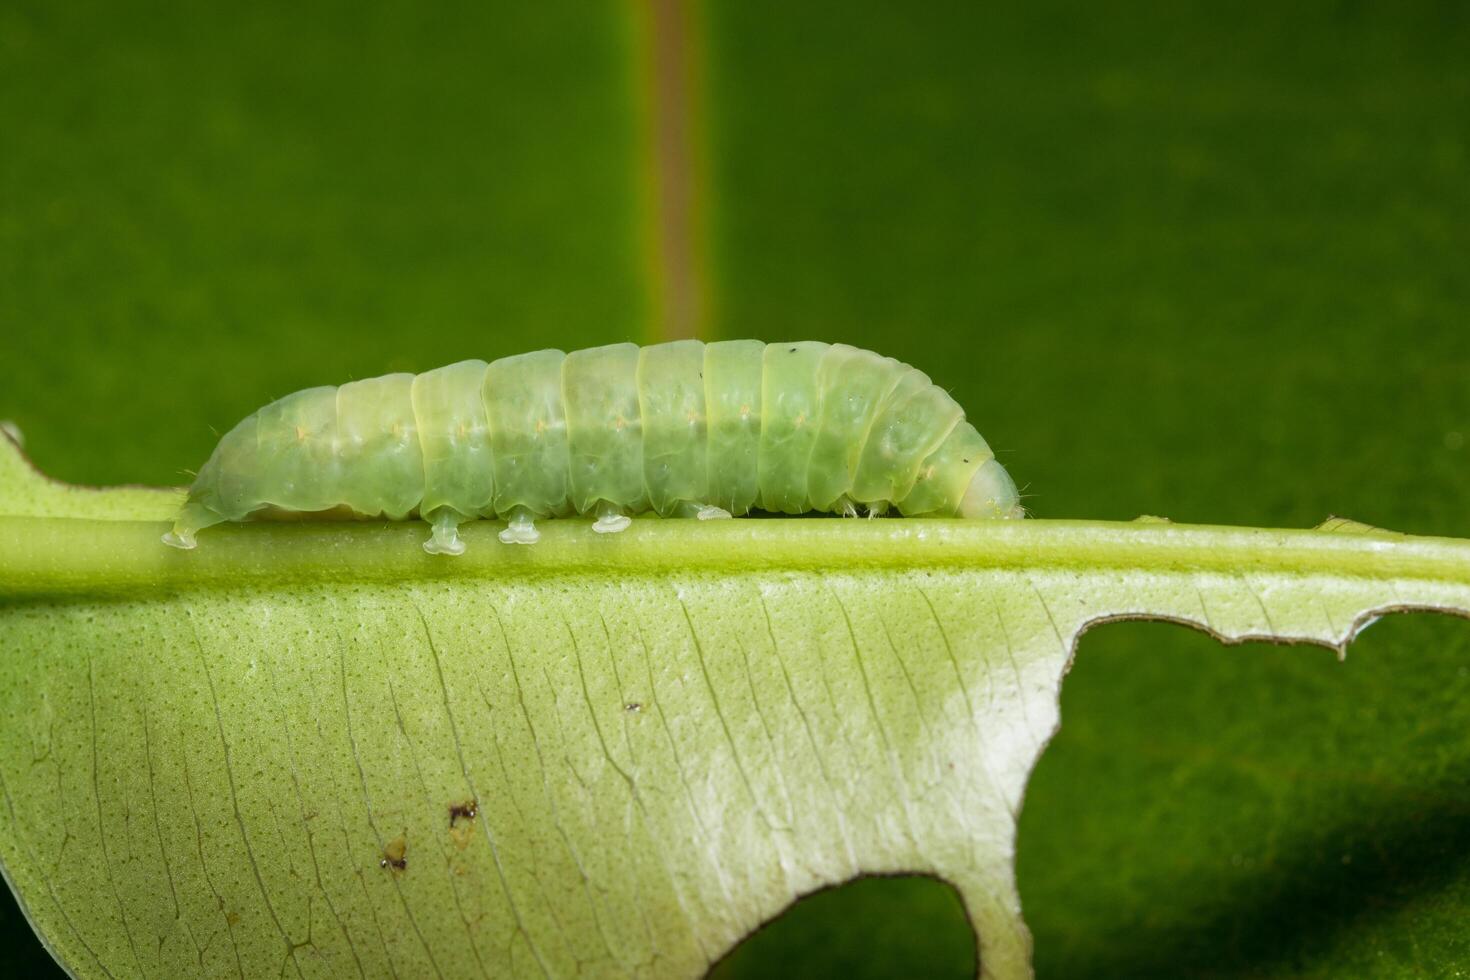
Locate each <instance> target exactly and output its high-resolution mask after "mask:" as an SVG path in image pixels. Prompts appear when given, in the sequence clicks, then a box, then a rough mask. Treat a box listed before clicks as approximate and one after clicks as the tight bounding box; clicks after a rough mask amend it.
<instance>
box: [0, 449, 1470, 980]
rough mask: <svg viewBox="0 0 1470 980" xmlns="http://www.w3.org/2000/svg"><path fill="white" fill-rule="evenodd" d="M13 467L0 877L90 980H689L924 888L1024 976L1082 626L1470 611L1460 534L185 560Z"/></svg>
mask: <svg viewBox="0 0 1470 980" xmlns="http://www.w3.org/2000/svg"><path fill="white" fill-rule="evenodd" d="M5 446H6V447H8V449H7V452H8V453H9V454H10V455H11V457H17V456H18V451H17V450H15V449H14V447H13V445H12V444H11V443H9V442H8V441H6V443H5ZM4 473H5V474H6V479H5V482H4V483H3V484H0V515H14V516H0V570H3V578H0V598H3V602H4V605H3V606H0V649H5V650H8V651H17V652H20V651H23V652H24V656H23V657H22V656H12V657H9V658H7V659H6V661H5V662H4V664H3V665H0V671H3V672H0V716H3V717H5V718H7V719H8V722H7V738H6V740H5V743H4V748H3V750H0V789H3V792H4V802H5V808H4V811H3V813H0V856H3V859H4V867H5V869H6V874H7V877H8V878H9V880H10V881H11V882H12V884H13V886H14V887H15V889H16V891H17V894H18V895H19V897H20V900H21V901H22V902H23V904H24V906H25V908H26V909H27V911H28V914H29V915H30V916H31V918H32V921H33V922H34V923H35V925H36V926H37V928H38V930H39V931H40V932H41V934H42V936H43V937H44V938H45V940H46V941H47V943H48V946H49V948H51V949H52V950H53V951H54V952H55V954H56V955H57V957H58V959H60V960H61V962H62V963H63V964H65V965H66V966H67V968H68V969H69V970H71V971H72V972H73V973H75V974H77V975H79V976H109V975H127V974H133V973H136V974H140V975H158V974H164V975H184V974H188V973H193V972H196V971H197V972H207V973H215V972H232V971H233V972H243V973H244V974H245V975H247V976H254V975H261V974H275V973H280V972H288V973H296V972H299V973H300V974H301V975H317V974H321V975H329V974H331V973H333V972H358V971H361V972H363V973H365V974H369V975H379V974H383V973H398V974H400V975H429V974H443V975H446V976H460V975H473V974H476V973H480V972H488V973H508V974H537V973H541V972H549V973H552V974H555V975H563V974H569V973H574V972H578V971H588V972H591V973H597V974H624V973H629V972H637V971H647V972H651V973H654V974H656V975H661V976H691V975H697V974H698V973H699V972H701V971H702V970H703V969H705V968H706V966H707V965H708V964H709V963H711V962H713V961H714V960H716V959H718V958H719V957H721V956H723V955H724V954H725V953H726V952H727V951H728V950H729V949H730V948H731V947H732V946H734V945H735V944H736V943H737V942H738V941H739V940H740V939H741V938H742V937H743V936H745V935H746V934H747V933H749V932H750V931H752V930H753V929H755V928H756V927H757V926H758V925H759V924H760V923H762V922H763V921H765V920H767V919H768V918H770V917H772V916H774V915H775V914H777V913H778V912H780V911H781V910H782V909H783V908H785V907H786V906H787V905H789V904H790V903H791V902H793V901H794V900H796V899H797V898H798V897H800V896H801V895H803V894H805V893H807V892H810V891H812V890H815V889H818V888H821V887H824V886H828V885H833V884H836V883H840V882H843V881H846V880H849V879H851V878H853V877H855V876H858V875H864V874H892V873H901V872H916V873H923V874H928V875H933V876H936V877H938V878H940V879H942V880H944V881H947V882H950V883H952V884H953V885H954V886H955V887H956V888H957V890H958V892H959V894H960V896H961V897H962V899H963V901H964V904H965V908H966V909H967V911H968V915H969V918H970V921H971V923H972V924H973V926H974V928H975V931H976V933H977V935H978V944H979V956H980V964H981V971H982V973H983V975H985V976H988V977H996V978H1002V977H1021V976H1026V975H1029V972H1030V938H1029V934H1028V933H1027V931H1026V928H1025V926H1024V924H1023V923H1022V920H1021V915H1020V903H1019V899H1018V897H1017V894H1016V888H1015V882H1014V872H1013V861H1014V856H1015V833H1016V816H1017V814H1018V813H1019V811H1020V808H1021V803H1022V797H1023V794H1024V790H1025V786H1026V780H1027V777H1028V775H1029V773H1030V771H1031V768H1032V766H1033V765H1034V764H1035V762H1036V759H1037V757H1038V756H1039V754H1040V752H1041V750H1042V748H1043V747H1044V745H1045V744H1046V742H1047V740H1048V739H1049V738H1050V737H1051V735H1052V734H1053V732H1054V731H1055V730H1056V727H1057V724H1058V704H1057V697H1058V692H1059V687H1060V683H1061V679H1062V676H1063V674H1064V673H1065V672H1066V669H1067V667H1068V665H1069V663H1070V661H1071V657H1072V652H1073V649H1074V646H1075V643H1076V640H1077V638H1078V636H1080V634H1081V633H1082V632H1083V631H1084V630H1086V629H1087V628H1088V627H1089V626H1091V625H1094V624H1096V623H1099V622H1105V621H1110V620H1114V619H1120V618H1139V617H1149V618H1162V619H1169V620H1172V621H1176V622H1181V623H1187V624H1190V625H1194V626H1197V627H1199V628H1201V629H1205V630H1208V631H1209V632H1211V633H1212V634H1214V635H1215V636H1217V637H1219V638H1220V639H1223V640H1226V641H1230V642H1236V641H1239V640H1242V639H1246V638H1266V639H1272V640H1276V641H1292V642H1316V643H1320V644H1324V645H1328V646H1332V647H1335V648H1337V649H1338V650H1340V651H1341V650H1343V649H1344V648H1345V647H1346V644H1347V643H1348V642H1349V641H1350V640H1351V639H1352V638H1353V636H1355V635H1356V633H1357V632H1358V630H1359V629H1361V628H1362V627H1363V626H1364V625H1365V624H1366V623H1369V622H1371V621H1372V620H1373V619H1375V618H1376V617H1377V616H1379V615H1381V614H1382V613H1384V612H1387V611H1392V610H1403V609H1433V610H1440V611H1447V612H1456V613H1460V614H1463V615H1470V543H1467V542H1461V541H1454V540H1448V539H1434V538H1415V537H1409V536H1405V535H1398V534H1392V533H1388V532H1383V531H1377V530H1374V529H1367V528H1361V527H1356V526H1354V527H1344V526H1343V525H1341V524H1337V525H1333V528H1334V529H1333V530H1315V531H1267V530H1255V529H1242V528H1211V527H1188V526H1179V525H1171V524H1168V523H1167V522H1158V521H1143V522H1134V523H1131V524H1117V523H1107V522H1074V521H1028V522H1024V523H1010V522H996V523H991V522H965V521H924V520H885V521H841V520H825V521H824V520H744V521H728V522H717V523H714V524H706V523H702V522H694V521H659V520H656V519H649V520H640V521H637V522H635V524H634V526H633V527H632V528H631V529H629V530H628V531H627V532H625V533H623V534H621V535H617V536H601V535H596V534H593V533H592V532H591V531H590V529H589V527H588V526H587V524H586V523H585V522H583V521H577V520H566V521H553V522H551V523H550V524H549V526H548V527H547V528H546V530H545V532H544V539H543V540H542V542H541V543H539V544H538V545H536V546H535V547H533V548H509V547H505V546H499V545H498V544H497V543H496V542H495V539H494V534H493V532H494V530H495V528H494V526H493V525H492V524H490V523H488V522H480V523H477V524H475V525H472V526H470V527H469V529H468V533H467V534H466V536H465V537H466V542H467V544H468V546H469V551H468V553H467V554H466V555H465V556H463V557H461V558H458V559H455V560H452V561H451V560H445V559H442V558H435V557H431V556H427V555H425V554H423V552H422V550H421V549H420V548H419V547H418V544H419V540H420V538H422V536H423V528H422V526H420V525H418V524H416V523H410V524H384V523H381V522H372V523H339V524H331V523H328V524H304V523H303V524H277V525H272V524H255V525H246V526H235V527H227V528H222V529H217V530H216V532H215V533H212V534H211V535H210V537H209V540H207V541H206V542H204V543H203V544H202V545H201V547H200V548H199V549H198V551H196V552H188V553H181V552H177V551H174V550H171V549H167V548H165V547H163V546H162V545H161V544H159V543H158V537H159V535H160V534H161V533H162V531H163V530H164V529H165V528H166V522H165V521H160V520H159V519H158V515H157V514H156V513H154V512H153V510H154V508H156V505H157V504H158V502H159V500H160V499H161V498H153V497H148V498H142V497H141V495H140V494H139V493H138V492H137V491H123V492H122V494H132V497H124V496H123V495H122V494H120V495H119V497H118V499H117V500H116V501H114V502H108V501H107V498H108V495H109V494H108V492H105V491H104V492H98V491H92V492H85V491H73V492H70V493H67V494H65V495H64V496H62V497H61V499H59V500H58V501H57V503H56V504H55V505H54V512H57V513H62V514H64V516H47V512H48V509H49V508H47V507H44V506H43V507H38V506H37V505H36V501H37V499H39V498H41V497H42V496H43V494H41V493H39V492H38V490H37V485H38V484H41V483H42V482H43V481H44V478H43V477H41V476H40V475H39V474H35V473H33V472H31V471H29V470H28V469H27V468H25V467H24V465H23V464H20V463H18V462H17V461H16V459H15V458H12V459H11V460H10V461H8V462H7V463H6V465H5V469H4ZM52 492H53V493H55V491H54V490H53V491H52ZM12 500H14V501H18V502H19V503H18V504H10V503H8V502H9V501H12ZM129 509H133V510H135V511H136V513H129V512H128V511H129ZM104 511H105V512H106V516H105V517H102V518H100V519H99V517H98V516H97V515H99V514H101V513H103V512H104Z"/></svg>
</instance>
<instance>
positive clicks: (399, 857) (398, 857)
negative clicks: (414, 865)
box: [378, 834, 408, 871]
mask: <svg viewBox="0 0 1470 980" xmlns="http://www.w3.org/2000/svg"><path fill="white" fill-rule="evenodd" d="M378 867H380V868H392V869H393V870H394V871H403V870H405V869H407V868H408V841H407V840H406V839H405V838H404V836H403V835H402V834H399V835H398V836H397V837H395V838H393V839H392V840H390V841H389V842H388V843H387V845H385V846H384V848H383V858H382V860H380V861H379V862H378Z"/></svg>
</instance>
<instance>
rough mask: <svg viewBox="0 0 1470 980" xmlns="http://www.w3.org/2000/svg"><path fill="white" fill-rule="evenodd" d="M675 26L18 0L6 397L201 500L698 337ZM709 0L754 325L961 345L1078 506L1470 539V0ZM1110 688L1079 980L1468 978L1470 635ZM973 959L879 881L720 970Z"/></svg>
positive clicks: (1147, 673) (1078, 919) (0, 132)
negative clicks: (663, 206)
mask: <svg viewBox="0 0 1470 980" xmlns="http://www.w3.org/2000/svg"><path fill="white" fill-rule="evenodd" d="M660 8H662V9H660ZM670 8H671V4H670V3H667V2H663V0H654V2H653V3H652V4H651V5H649V6H643V5H638V4H631V3H630V4H628V5H626V6H625V5H616V4H591V3H582V2H577V3H566V4H538V5H534V7H532V6H521V5H494V6H489V5H483V4H464V5H462V6H461V5H429V4H424V5H413V6H410V5H402V6H377V5H371V4H346V3H339V4H319V5H311V6H310V7H309V8H308V7H305V6H302V5H297V4H285V3H257V4H248V5H223V4H193V5H184V6H175V5H166V4H162V3H160V4H158V5H156V6H154V5H150V4H147V3H137V2H128V3H101V2H76V3H69V4H51V3H41V2H29V0H27V2H15V0H4V2H0V418H5V419H11V420H13V421H14V422H16V423H17V424H18V425H19V426H20V428H21V429H22V430H23V431H24V432H25V434H26V436H27V448H28V450H29V451H30V453H31V455H32V457H33V458H34V459H35V461H36V462H37V464H38V465H39V466H40V467H41V468H42V469H44V470H45V471H46V472H48V473H50V474H52V475H54V476H57V477H60V478H63V479H67V480H73V481H79V482H86V483H119V482H148V483H177V482H186V479H187V478H186V477H185V476H184V475H183V474H184V471H185V470H186V469H188V468H191V467H195V466H197V465H198V464H199V463H200V462H201V461H202V460H203V459H204V457H205V456H206V455H207V454H208V452H209V450H210V448H211V446H212V444H213V442H214V438H215V436H214V434H213V433H214V431H221V430H223V429H225V428H227V427H228V426H230V425H231V424H233V423H234V422H235V421H236V420H237V419H238V418H239V417H241V416H242V415H244V414H246V413H248V412H249V411H251V410H253V409H254V408H256V407H258V405H259V404H261V403H262V402H264V401H266V400H268V399H270V398H272V397H275V396H278V395H281V394H284V393H286V392H289V391H291V390H294V389H297V388H301V387H306V386H309V385H313V384H321V383H335V382H339V381H342V380H346V379H348V378H353V377H365V376H370V375H374V374H381V373H384V372H387V371H393V370H423V369H427V368H430V367H434V366H438V365H440V364H443V363H448V362H450V361H453V360H457V359H460V358H465V357H483V358H493V357H496V356H500V355H505V354H510V353H516V352H520V351H522V350H526V349H531V348H535V347H542V346H558V347H562V348H566V349H571V348H576V347H580V346H587V345H591V344H596V343H603V342H610V341H614V340H623V339H632V340H639V341H651V340H654V339H658V338H659V336H660V335H661V333H664V332H666V331H667V330H669V329H670V327H669V318H668V317H667V316H666V315H665V312H666V311H665V310H664V307H663V306H662V305H661V300H660V298H659V297H660V289H661V287H660V285H659V276H660V272H659V270H660V268H661V265H660V261H661V253H660V252H659V251H658V243H659V241H660V235H659V231H658V227H659V226H658V222H657V221H656V220H655V218H654V213H655V212H656V210H657V207H656V204H657V201H658V200H659V191H658V185H657V182H656V180H655V179H654V177H653V176H652V175H654V174H657V173H659V171H657V169H656V168H655V167H654V166H653V163H652V160H653V156H652V153H651V150H650V146H651V144H652V142H653V141H652V140H651V138H650V133H651V132H653V131H654V129H655V128H656V127H655V119H656V116H657V114H656V112H654V110H653V109H652V108H651V103H653V102H655V101H656V100H655V98H654V97H653V96H652V95H651V94H650V93H651V92H653V91H654V90H655V89H654V79H655V78H656V74H657V73H656V72H654V71H653V70H652V69H651V67H650V65H651V63H652V60H653V58H654V49H655V45H654V44H653V43H652V42H651V41H650V37H651V36H652V35H653V31H654V27H653V25H655V24H656V23H658V22H659V21H658V18H659V17H667V16H668V12H669V9H670ZM674 9H678V8H674ZM684 13H685V14H686V15H688V16H687V18H685V19H684V20H683V25H682V27H683V33H684V37H683V43H684V46H683V48H682V50H683V51H684V56H685V57H686V58H687V66H688V69H689V72H690V74H689V82H690V85H691V89H690V93H689V96H690V98H691V100H692V101H691V104H692V105H693V107H694V108H693V112H694V122H693V126H692V129H691V131H690V137H691V140H692V145H693V150H692V152H693V159H694V160H695V162H696V166H695V168H694V171H693V173H692V180H693V185H692V186H693V195H694V198H693V200H694V205H695V206H694V208H693V211H692V212H691V214H692V218H691V222H692V227H693V228H694V233H695V240H696V243H697V247H696V248H694V249H693V250H692V254H691V258H690V261H691V262H692V263H694V264H693V268H694V269H695V272H696V282H697V284H698V286H699V288H700V290H701V292H702V299H703V306H702V309H703V311H704V315H703V317H702V318H701V319H700V321H699V323H698V326H699V330H700V333H701V335H703V336H704V337H706V338H707V339H713V338H722V337H744V336H754V337H758V338H761V339H767V340H781V339H788V338H796V337H802V338H813V339H823V340H834V341H835V340H842V341H846V342H849V343H853V344H857V345H860V346H867V347H872V348H875V349H878V350H880V351H882V352H884V353H887V354H891V355H893V356H896V357H899V358H902V359H904V360H907V361H910V362H912V363H914V364H916V365H918V366H919V367H921V368H923V369H925V370H926V371H928V372H929V373H930V374H931V375H932V376H933V377H934V378H935V379H936V380H937V381H938V382H939V383H941V384H943V385H945V386H947V387H950V388H952V389H953V391H954V393H955V395H956V397H957V398H958V399H959V400H960V402H961V403H962V404H964V405H965V406H966V407H967V409H968V410H969V412H970V414H971V416H972V418H974V419H975V420H976V422H977V424H978V426H979V428H980V429H981V430H982V431H983V432H984V433H985V434H986V436H987V437H988V438H989V439H990V440H991V442H992V443H993V444H994V445H995V446H996V447H997V449H998V450H999V451H1000V453H1001V458H1002V460H1003V461H1004V462H1005V463H1006V464H1007V466H1008V467H1009V468H1010V469H1011V471H1012V472H1013V473H1014V474H1015V475H1016V477H1017V479H1018V481H1020V482H1021V483H1022V484H1024V485H1025V487H1026V488H1027V492H1028V493H1029V494H1030V496H1029V498H1028V501H1027V502H1028V504H1029V506H1030V507H1031V508H1032V510H1033V512H1034V514H1035V515H1036V516H1038V517H1096V518H1114V519H1127V518H1131V517H1133V516H1135V515H1137V514H1139V513H1151V514H1161V515H1166V516H1168V517H1171V518H1173V519H1175V520H1178V521H1191V522H1209V523H1240V524H1257V525H1276V526H1281V525H1284V526H1306V525H1310V524H1315V523H1317V522H1319V521H1320V520H1321V519H1323V518H1324V517H1326V516H1327V515H1328V514H1329V513H1337V514H1345V515H1347V516H1351V517H1353V518H1356V519H1359V520H1363V521H1367V522H1370V523H1374V524H1379V525H1383V526H1387V527H1392V528H1395V529H1398V530H1404V531H1412V532H1416V533H1425V534H1446V535H1457V536H1466V535H1470V508H1467V502H1470V500H1467V493H1466V489H1467V486H1470V479H1467V477H1470V446H1467V441H1470V7H1467V6H1466V5H1465V4H1463V3H1459V2H1452V0H1444V2H1423V3H1398V4H1393V5H1389V4H1372V3H1366V2H1346V0H1344V2H1305V3H1293V4H1279V3H1268V2H1254V0H1252V2H1247V3H1242V4H1236V5H1230V6H1229V7H1228V8H1225V7H1221V6H1220V5H1213V4H1205V3H1176V4H1169V5H1153V4H1142V3H1139V4H1131V3H1115V4H1109V5H1081V4H1079V5H1068V4H1058V3H1032V4H1026V5H1018V6H1014V7H1009V8H991V7H987V6H983V5H980V4H975V3H956V4H952V5H941V4H929V5H924V6H922V7H921V8H920V7H912V6H903V5H893V4H883V3H877V2H867V0H846V2H844V3H841V4H835V3H834V4H816V3H813V4H788V3H775V2H768V0H756V2H751V0H745V2H736V0H708V2H706V3H704V4H702V5H700V6H699V7H697V8H692V9H684ZM665 176H666V175H665ZM662 258H663V259H666V258H667V256H666V255H664V256H662ZM3 654H4V655H7V656H20V655H24V651H3ZM1062 713H1063V719H1064V728H1063V730H1062V732H1061V734H1060V735H1059V736H1058V737H1057V739H1056V741H1055V742H1054V743H1053V745H1052V747H1051V748H1050V749H1049V750H1048V752H1047V754H1046V756H1045V757H1044V758H1043V760H1042V762H1041V764H1040V767H1039V768H1038V770H1037V772H1036V775H1035V778H1034V780H1033V782H1032V785H1031V789H1030V792H1029V794H1028V798H1027V803H1026V809H1025V812H1024V815H1023V818H1022V821H1021V831H1020V855H1019V869H1020V881H1021V892H1022V897H1023V900H1024V903H1025V906H1026V912H1027V917H1028V920H1029V921H1030V923H1031V926H1032V928H1033V931H1034V932H1035V935H1036V947H1037V952H1036V964H1037V969H1038V973H1039V974H1040V975H1041V976H1042V977H1077V976H1099V977H1104V976H1106V977H1140V976H1159V977H1165V976H1179V975H1195V976H1199V975H1210V976H1272V977H1276V976H1280V977H1288V976H1290V977H1297V976H1323V977H1326V976H1349V975H1351V976H1448V975H1454V974H1455V973H1456V971H1457V970H1458V971H1460V972H1464V971H1465V970H1466V969H1470V930H1467V928H1466V926H1465V923H1466V922H1470V624H1467V623H1464V622H1460V621H1451V620H1446V619H1436V618H1429V617H1391V618H1389V619H1388V620H1386V621H1384V622H1383V623H1381V624H1379V625H1377V626H1375V627H1374V628H1373V629H1371V630H1370V631H1368V632H1367V633H1366V634H1365V635H1364V636H1363V638H1362V639H1361V640H1360V641H1359V642H1358V643H1357V644H1355V645H1354V646H1353V648H1352V651H1351V654H1350V656H1349V658H1348V660H1347V662H1346V663H1344V664H1338V663H1336V662H1335V660H1334V657H1333V655H1332V654H1331V653H1329V652H1327V651H1322V650H1317V649H1307V648H1289V647H1270V646H1264V645H1251V646H1243V647H1230V648H1227V647H1223V646H1220V645H1218V644H1216V643H1215V642H1214V641H1213V640H1211V639H1209V638H1208V637H1205V636H1202V635H1198V634H1194V633H1191V632H1188V631H1186V630H1183V629H1180V628H1178V627H1171V626H1166V625H1161V624H1126V625H1113V626H1108V627H1106V628H1105V629H1101V630H1099V631H1098V632H1096V633H1094V634H1091V635H1089V636H1088V637H1087V638H1086V639H1085V640H1084V641H1083V643H1082V644H1081V648H1080V650H1079V653H1078V657H1077V661H1076V667H1075V669H1074V670H1073V672H1072V674H1071V675H1070V676H1069V678H1068V680H1067V683H1066V686H1065V689H1064V692H1063V698H1062ZM0 918H3V923H0V924H3V926H4V930H5V931H4V936H5V938H6V942H5V944H4V946H3V947H0V950H3V951H0V962H3V963H4V964H5V967H6V969H5V971H4V972H6V973H12V972H18V971H19V970H21V969H28V970H29V971H30V972H31V973H32V974H34V975H38V976H39V975H42V971H43V969H44V968H45V966H44V965H45V964H46V963H47V962H48V961H47V960H46V958H45V954H44V952H42V951H41V950H40V947H39V945H38V944H37V943H36V942H35V940H34V939H33V938H32V937H31V936H30V933H29V929H28V927H27V926H26V925H25V924H24V922H23V921H21V920H20V919H19V917H18V914H17V912H16V911H15V909H14V907H13V906H10V907H8V908H6V909H5V910H4V912H3V916H0ZM972 955H973V952H972V944H971V940H970V938H969V936H968V934H967V932H966V929H965V926H964V924H963V919H962V918H961V917H960V913H959V909H958V906H957V903H956V901H955V899H954V898H953V896H952V895H951V894H950V893H949V892H948V891H947V890H946V889H945V888H944V887H942V886H940V885H937V884H934V883H930V882H926V881H923V880H914V879H908V880H875V881H869V882H864V883H861V884H859V885H856V886H852V887H849V888H845V889H838V890H835V891H832V892H828V893H825V894H823V895H821V896H819V897H816V898H814V899H812V900H810V901H809V902H808V903H804V904H803V905H802V906H799V907H798V909H797V910H796V912H795V913H794V914H793V915H791V916H788V917H787V918H786V919H783V920H781V921H780V922H778V923H777V924H775V925H773V926H771V927H768V928H767V929H765V930H762V931H761V932H760V933H759V934H758V935H757V937H756V938H755V939H754V940H752V941H751V942H750V943H748V944H747V945H746V946H745V947H743V948H742V949H741V950H740V951H739V952H738V953H737V954H736V955H735V956H733V957H732V958H731V959H730V960H728V961H726V962H725V963H724V964H722V966H721V971H722V972H724V973H725V974H727V975H734V976H756V975H764V974H770V973H775V972H779V973H782V974H786V975H803V974H804V975H813V974H817V973H821V972H832V971H837V970H840V971H842V972H843V973H844V974H846V975H847V976H848V977H850V978H856V977H865V976H866V977H874V976H894V975H918V974H921V975H926V976H956V977H959V976H964V975H967V974H968V973H969V972H970V971H971V970H972V969H973V965H972V962H971V957H972Z"/></svg>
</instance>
